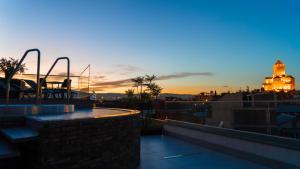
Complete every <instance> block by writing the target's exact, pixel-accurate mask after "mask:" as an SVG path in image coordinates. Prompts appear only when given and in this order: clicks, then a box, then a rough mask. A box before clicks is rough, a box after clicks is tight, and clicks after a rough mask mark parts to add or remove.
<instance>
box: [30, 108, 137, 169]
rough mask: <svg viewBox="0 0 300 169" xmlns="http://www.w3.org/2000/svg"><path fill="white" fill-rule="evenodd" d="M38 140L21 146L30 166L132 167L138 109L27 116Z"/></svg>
mask: <svg viewBox="0 0 300 169" xmlns="http://www.w3.org/2000/svg"><path fill="white" fill-rule="evenodd" d="M26 120H27V124H26V125H27V126H28V127H30V128H33V129H35V130H36V131H37V132H38V133H39V134H40V135H39V137H38V139H37V140H36V141H35V142H33V143H31V144H27V145H25V150H26V152H25V154H27V160H28V162H27V164H29V165H30V166H28V168H32V169H46V168H55V169H68V168H72V169H82V168H85V169H94V168H105V169H115V168H120V169H134V168H137V167H138V164H139V161H140V125H139V124H140V116H139V111H134V110H124V109H107V108H96V109H90V110H76V111H75V112H74V113H64V114H57V115H49V114H48V115H45V114H44V115H43V114H41V115H35V116H27V117H26Z"/></svg>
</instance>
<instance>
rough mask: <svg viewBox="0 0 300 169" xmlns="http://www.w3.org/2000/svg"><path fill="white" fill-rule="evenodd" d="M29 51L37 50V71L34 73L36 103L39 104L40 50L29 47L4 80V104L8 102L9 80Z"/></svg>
mask: <svg viewBox="0 0 300 169" xmlns="http://www.w3.org/2000/svg"><path fill="white" fill-rule="evenodd" d="M30 52H37V73H36V81H37V87H36V103H37V104H39V99H40V62H41V60H40V59H41V52H40V50H39V49H29V50H27V51H26V52H25V53H24V55H23V56H22V58H21V60H20V61H19V63H18V64H17V66H16V67H15V69H14V70H13V71H12V72H11V73H10V74H9V76H8V78H7V82H6V104H8V103H9V92H10V81H11V80H12V78H13V76H14V75H15V74H16V73H17V72H18V70H19V68H20V66H21V65H22V63H23V61H24V59H25V58H26V56H27V55H28V53H30Z"/></svg>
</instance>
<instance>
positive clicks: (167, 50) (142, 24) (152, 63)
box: [0, 0, 300, 94]
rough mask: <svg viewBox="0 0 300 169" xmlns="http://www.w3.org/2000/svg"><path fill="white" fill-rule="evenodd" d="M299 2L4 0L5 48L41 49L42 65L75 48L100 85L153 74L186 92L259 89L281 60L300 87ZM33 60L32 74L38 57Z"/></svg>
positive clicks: (120, 87)
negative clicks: (299, 83) (247, 87)
mask: <svg viewBox="0 0 300 169" xmlns="http://www.w3.org/2000/svg"><path fill="white" fill-rule="evenodd" d="M162 6H164V8H162ZM299 9H300V3H299V2H297V1H293V0H291V1H287V2H286V1H285V2H284V3H283V1H272V3H270V2H269V1H248V2H244V1H235V0H232V1H227V2H223V1H192V0H191V1H116V0H114V1H97V2H85V1H72V2H71V1H43V2H37V1H31V0H29V1H26V2H25V1H13V2H12V1H7V0H0V23H2V24H1V27H0V37H2V38H0V57H14V58H17V59H19V58H20V57H21V56H22V54H23V52H24V51H25V50H26V49H28V48H39V49H41V51H42V52H43V53H42V54H43V58H42V59H43V60H42V73H45V72H46V71H47V70H48V69H49V67H50V65H49V64H51V63H52V62H53V61H54V60H55V58H56V57H61V56H68V57H69V58H70V59H71V64H72V65H71V66H72V67H71V69H72V73H73V74H79V73H80V72H81V71H82V70H83V69H84V67H86V66H87V65H88V64H91V67H92V70H91V71H92V82H93V83H95V84H97V85H95V86H97V89H99V90H98V91H99V92H121V93H122V92H123V91H124V90H126V89H128V88H130V86H128V85H127V86H124V83H123V82H124V81H126V80H128V79H130V78H134V77H136V76H142V75H145V74H150V75H151V74H155V75H157V76H159V77H160V80H159V81H158V83H159V84H160V85H161V86H162V87H163V88H164V90H163V93H182V94H185V93H186V94H196V93H199V92H203V91H210V90H217V91H218V92H220V91H228V90H231V91H236V90H239V89H240V88H242V89H246V86H250V87H251V88H252V89H254V88H260V87H261V83H262V82H263V79H264V77H266V76H268V75H269V74H271V73H272V69H271V67H272V65H273V64H274V62H275V61H276V60H277V59H280V60H282V61H283V62H284V63H285V64H286V66H287V72H288V73H289V74H291V75H293V76H294V77H295V79H296V89H299V88H298V86H297V79H298V78H300V77H299V76H300V70H299V69H298V66H297V64H298V63H299V61H300V58H299V53H300V33H299V32H298V30H299V29H300V23H299V22H297V19H298V18H299V16H300V14H299V13H298V12H297V11H299ZM279 11H280V12H279ZM26 63H27V65H28V67H29V70H28V73H34V64H35V60H34V58H33V59H29V60H26ZM64 68H65V66H64V65H63V64H62V65H61V68H59V69H56V70H55V71H56V73H58V74H59V73H61V72H63V71H64V70H65V69H64Z"/></svg>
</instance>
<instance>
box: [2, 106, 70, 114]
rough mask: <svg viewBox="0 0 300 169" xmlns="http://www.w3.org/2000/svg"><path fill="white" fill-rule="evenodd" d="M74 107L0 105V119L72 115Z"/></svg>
mask: <svg viewBox="0 0 300 169" xmlns="http://www.w3.org/2000/svg"><path fill="white" fill-rule="evenodd" d="M74 111H75V109H74V105H72V104H70V105H66V104H38V105H36V104H8V105H7V104H1V105H0V117H9V116H28V115H41V114H62V113H73V112H74Z"/></svg>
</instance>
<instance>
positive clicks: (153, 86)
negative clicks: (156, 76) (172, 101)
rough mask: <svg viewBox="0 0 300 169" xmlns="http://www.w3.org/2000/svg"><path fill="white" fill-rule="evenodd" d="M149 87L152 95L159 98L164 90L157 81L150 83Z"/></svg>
mask: <svg viewBox="0 0 300 169" xmlns="http://www.w3.org/2000/svg"><path fill="white" fill-rule="evenodd" d="M147 87H148V89H149V92H150V95H151V96H153V97H155V99H157V97H158V95H159V94H160V93H161V91H162V90H163V88H161V87H160V86H159V85H157V84H155V83H151V84H148V85H147Z"/></svg>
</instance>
